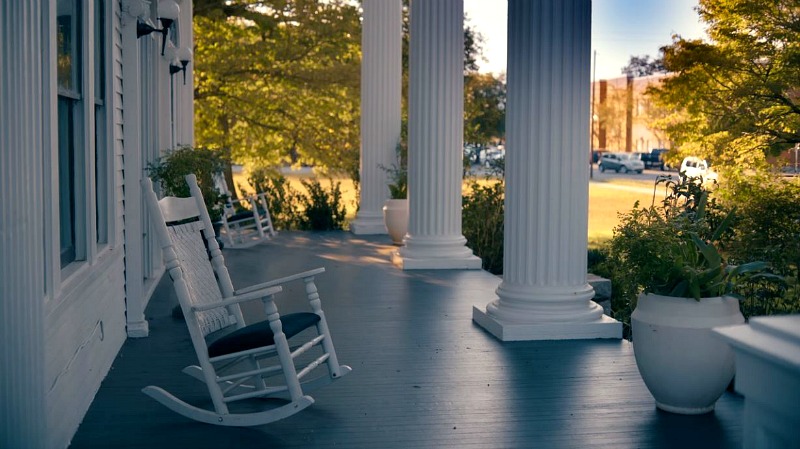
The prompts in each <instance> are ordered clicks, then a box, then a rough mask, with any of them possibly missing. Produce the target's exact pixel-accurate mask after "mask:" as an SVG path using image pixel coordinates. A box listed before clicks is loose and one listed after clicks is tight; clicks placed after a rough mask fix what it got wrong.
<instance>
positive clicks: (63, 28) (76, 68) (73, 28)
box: [56, 0, 81, 94]
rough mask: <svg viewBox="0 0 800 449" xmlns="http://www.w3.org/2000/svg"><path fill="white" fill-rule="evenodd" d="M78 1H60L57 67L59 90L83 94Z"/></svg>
mask: <svg viewBox="0 0 800 449" xmlns="http://www.w3.org/2000/svg"><path fill="white" fill-rule="evenodd" d="M78 5H79V3H78V2H77V1H76V0H58V5H57V11H58V17H57V18H56V24H57V30H56V62H57V64H56V67H57V78H58V87H59V89H64V90H67V91H70V92H73V93H75V94H79V93H80V92H81V86H80V83H79V80H80V65H81V61H80V48H81V41H80V32H81V30H80V10H79V7H78Z"/></svg>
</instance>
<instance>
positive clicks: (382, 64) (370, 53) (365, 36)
mask: <svg viewBox="0 0 800 449" xmlns="http://www.w3.org/2000/svg"><path fill="white" fill-rule="evenodd" d="M362 7H363V9H364V21H363V23H362V30H361V33H362V35H361V53H362V56H361V161H360V162H361V168H360V170H361V171H360V177H361V194H360V198H359V210H358V214H357V216H356V219H355V220H354V221H353V223H351V225H350V228H351V230H352V231H353V233H355V234H386V226H385V225H384V224H383V212H382V210H383V204H384V202H385V201H386V199H387V198H388V197H389V190H388V187H387V183H388V176H387V173H386V171H385V170H384V169H383V168H381V167H384V168H389V167H391V166H392V164H393V163H395V159H396V158H395V148H396V147H397V143H398V141H399V139H400V120H401V119H400V109H401V105H400V90H401V77H402V67H401V58H402V56H401V55H402V20H403V17H402V4H401V1H400V0H364V2H363V4H362Z"/></svg>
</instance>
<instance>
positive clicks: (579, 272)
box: [473, 0, 622, 340]
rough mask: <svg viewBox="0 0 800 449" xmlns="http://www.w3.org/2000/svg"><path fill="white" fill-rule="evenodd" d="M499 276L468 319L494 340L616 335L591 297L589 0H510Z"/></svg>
mask: <svg viewBox="0 0 800 449" xmlns="http://www.w3.org/2000/svg"><path fill="white" fill-rule="evenodd" d="M508 18H509V19H508V105H507V109H506V114H507V116H506V117H507V128H506V129H507V135H506V148H507V156H506V157H507V159H506V198H505V236H504V238H505V246H504V247H503V250H504V258H503V282H502V283H501V284H500V286H499V287H498V289H497V295H498V296H499V299H498V300H496V301H493V302H491V303H490V304H489V305H488V306H487V307H486V309H485V310H483V309H480V308H478V307H475V309H474V310H473V319H474V320H475V321H476V322H477V323H478V324H480V325H481V326H483V327H484V328H486V329H487V330H488V331H489V332H491V333H492V334H494V335H495V336H496V337H498V338H500V339H501V340H553V339H579V338H621V336H622V327H621V324H620V323H619V322H617V321H614V320H612V319H611V318H608V317H606V316H604V315H603V309H602V308H601V307H600V306H599V305H597V304H595V303H594V302H592V301H591V298H592V297H593V296H594V290H593V289H592V287H591V286H590V285H589V284H588V283H587V273H586V271H587V269H586V250H587V223H588V197H589V167H588V165H586V154H587V152H588V151H589V141H588V133H587V130H588V129H589V122H588V119H589V88H590V80H589V68H590V60H589V58H590V31H591V1H590V0H537V1H530V0H509V2H508Z"/></svg>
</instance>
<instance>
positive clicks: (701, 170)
mask: <svg viewBox="0 0 800 449" xmlns="http://www.w3.org/2000/svg"><path fill="white" fill-rule="evenodd" d="M680 175H681V177H684V176H685V177H687V178H700V179H702V180H703V183H707V182H711V181H717V173H716V172H715V171H713V170H711V169H710V168H708V162H706V160H705V159H700V158H699V157H694V156H689V157H686V158H684V159H683V162H681V169H680Z"/></svg>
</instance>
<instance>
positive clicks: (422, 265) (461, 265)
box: [392, 250, 482, 270]
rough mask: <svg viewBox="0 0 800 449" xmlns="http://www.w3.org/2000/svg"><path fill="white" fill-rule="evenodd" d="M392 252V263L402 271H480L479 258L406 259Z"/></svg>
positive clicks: (471, 256)
mask: <svg viewBox="0 0 800 449" xmlns="http://www.w3.org/2000/svg"><path fill="white" fill-rule="evenodd" d="M400 253H401V252H400V251H399V250H398V251H394V252H393V253H392V263H393V264H395V265H397V266H398V267H400V268H402V269H403V270H480V269H481V267H482V261H481V259H480V257H477V256H474V255H470V256H465V257H448V258H445V257H426V258H419V257H408V256H403V255H401V254H400Z"/></svg>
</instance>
